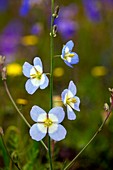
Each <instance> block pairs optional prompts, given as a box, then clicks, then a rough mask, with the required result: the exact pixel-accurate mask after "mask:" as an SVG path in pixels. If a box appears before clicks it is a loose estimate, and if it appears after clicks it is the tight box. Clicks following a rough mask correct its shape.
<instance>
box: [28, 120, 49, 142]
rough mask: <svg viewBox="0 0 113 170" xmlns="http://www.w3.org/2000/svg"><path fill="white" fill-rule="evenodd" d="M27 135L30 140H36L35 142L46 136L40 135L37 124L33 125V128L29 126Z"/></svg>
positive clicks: (44, 134)
mask: <svg viewBox="0 0 113 170" xmlns="http://www.w3.org/2000/svg"><path fill="white" fill-rule="evenodd" d="M29 133H30V136H31V138H32V139H34V140H36V141H40V140H42V139H43V138H44V137H45V136H46V133H42V132H41V131H40V130H39V129H38V125H37V123H36V124H34V125H33V126H31V128H30V131H29Z"/></svg>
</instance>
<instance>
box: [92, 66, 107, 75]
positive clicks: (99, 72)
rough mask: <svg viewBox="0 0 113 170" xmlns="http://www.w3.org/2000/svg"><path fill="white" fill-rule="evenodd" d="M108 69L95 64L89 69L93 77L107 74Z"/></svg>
mask: <svg viewBox="0 0 113 170" xmlns="http://www.w3.org/2000/svg"><path fill="white" fill-rule="evenodd" d="M107 72H108V70H107V68H106V67H105V66H95V67H93V68H92V70H91V74H92V75H93V76H95V77H98V76H105V75H106V74H107Z"/></svg>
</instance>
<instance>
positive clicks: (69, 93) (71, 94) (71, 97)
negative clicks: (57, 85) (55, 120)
mask: <svg viewBox="0 0 113 170" xmlns="http://www.w3.org/2000/svg"><path fill="white" fill-rule="evenodd" d="M76 93H77V89H76V86H75V84H74V83H73V81H70V83H69V86H68V89H65V90H64V91H63V92H62V94H61V97H62V101H63V103H64V105H65V106H67V115H68V119H69V120H74V119H76V115H75V113H74V111H73V109H74V110H77V111H80V109H79V104H80V99H79V97H77V96H75V95H76Z"/></svg>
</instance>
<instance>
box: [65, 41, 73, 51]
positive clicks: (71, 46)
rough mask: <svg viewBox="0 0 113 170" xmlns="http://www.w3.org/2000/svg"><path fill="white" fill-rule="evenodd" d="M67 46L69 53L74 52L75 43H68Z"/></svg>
mask: <svg viewBox="0 0 113 170" xmlns="http://www.w3.org/2000/svg"><path fill="white" fill-rule="evenodd" d="M66 46H67V47H68V48H69V51H72V49H73V47H74V43H73V41H72V40H70V41H68V42H67V43H66Z"/></svg>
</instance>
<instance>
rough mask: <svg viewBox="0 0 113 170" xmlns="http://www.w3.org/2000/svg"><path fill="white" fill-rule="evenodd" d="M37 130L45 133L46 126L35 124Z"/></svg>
mask: <svg viewBox="0 0 113 170" xmlns="http://www.w3.org/2000/svg"><path fill="white" fill-rule="evenodd" d="M37 126H38V129H39V131H40V132H42V133H47V126H45V125H44V123H37Z"/></svg>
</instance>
